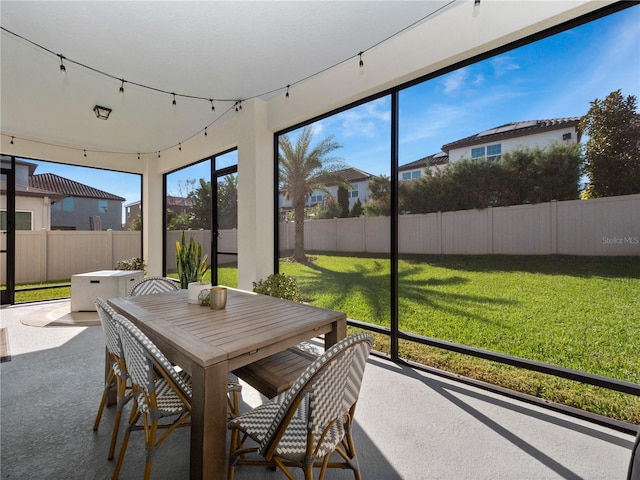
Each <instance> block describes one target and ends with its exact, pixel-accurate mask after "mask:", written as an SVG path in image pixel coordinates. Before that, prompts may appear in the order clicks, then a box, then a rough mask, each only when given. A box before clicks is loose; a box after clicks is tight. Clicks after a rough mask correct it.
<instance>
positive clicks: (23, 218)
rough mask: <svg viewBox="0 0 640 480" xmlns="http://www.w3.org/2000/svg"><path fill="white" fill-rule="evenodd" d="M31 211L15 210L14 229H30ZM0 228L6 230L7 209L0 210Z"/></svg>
mask: <svg viewBox="0 0 640 480" xmlns="http://www.w3.org/2000/svg"><path fill="white" fill-rule="evenodd" d="M31 227H32V224H31V212H16V230H31ZM0 230H2V231H3V232H6V231H7V211H6V210H2V211H1V212H0Z"/></svg>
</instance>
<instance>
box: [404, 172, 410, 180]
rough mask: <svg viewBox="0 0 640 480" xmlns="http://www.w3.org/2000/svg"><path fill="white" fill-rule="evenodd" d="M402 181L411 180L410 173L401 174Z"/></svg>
mask: <svg viewBox="0 0 640 480" xmlns="http://www.w3.org/2000/svg"><path fill="white" fill-rule="evenodd" d="M402 180H411V172H402Z"/></svg>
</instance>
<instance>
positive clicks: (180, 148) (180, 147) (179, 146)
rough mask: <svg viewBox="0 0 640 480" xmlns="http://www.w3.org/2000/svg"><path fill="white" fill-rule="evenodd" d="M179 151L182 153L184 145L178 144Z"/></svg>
mask: <svg viewBox="0 0 640 480" xmlns="http://www.w3.org/2000/svg"><path fill="white" fill-rule="evenodd" d="M178 150H180V151H182V143H178Z"/></svg>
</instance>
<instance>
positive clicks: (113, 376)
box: [93, 298, 131, 460]
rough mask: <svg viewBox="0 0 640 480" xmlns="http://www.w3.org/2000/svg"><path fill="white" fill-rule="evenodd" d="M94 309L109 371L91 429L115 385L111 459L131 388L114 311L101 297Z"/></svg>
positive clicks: (97, 422) (96, 427)
mask: <svg viewBox="0 0 640 480" xmlns="http://www.w3.org/2000/svg"><path fill="white" fill-rule="evenodd" d="M95 304H96V310H97V311H98V316H99V317H100V323H101V324H102V329H103V331H104V336H105V344H106V348H107V356H108V364H109V371H108V372H107V377H106V380H105V384H104V391H103V392H102V399H101V400H100V407H99V408H98V414H97V415H96V419H95V421H94V422H93V430H94V431H96V430H98V426H99V425H100V420H101V419H102V414H103V412H104V407H105V405H106V403H107V399H108V395H109V391H110V390H111V388H113V386H114V385H115V389H116V418H115V420H114V422H113V431H112V433H111V444H110V445H109V455H108V458H109V460H111V459H113V455H114V452H115V449H116V440H117V438H118V430H119V429H120V420H121V418H122V409H123V408H124V406H125V404H126V403H127V402H128V401H129V400H131V390H130V388H129V387H128V383H129V382H128V378H129V374H128V373H127V366H126V363H125V361H124V351H123V349H122V342H121V341H120V334H119V333H118V327H117V323H116V321H115V320H114V319H113V316H114V315H115V314H116V312H115V311H114V310H113V309H112V308H111V307H110V306H109V304H108V303H107V302H105V301H104V300H103V299H102V298H96V301H95Z"/></svg>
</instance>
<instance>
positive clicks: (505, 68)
mask: <svg viewBox="0 0 640 480" xmlns="http://www.w3.org/2000/svg"><path fill="white" fill-rule="evenodd" d="M491 66H492V67H493V71H494V73H495V75H496V77H501V76H502V75H504V74H505V73H508V72H510V71H512V70H518V69H519V68H520V65H518V64H517V63H515V62H514V61H513V59H512V58H511V57H510V56H509V55H501V56H499V57H496V58H494V59H493V60H491Z"/></svg>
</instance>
